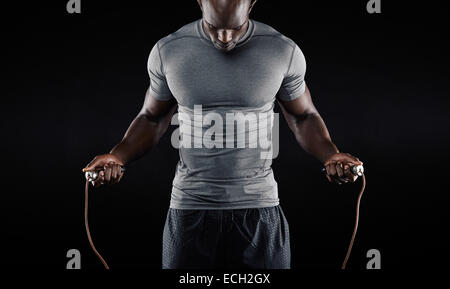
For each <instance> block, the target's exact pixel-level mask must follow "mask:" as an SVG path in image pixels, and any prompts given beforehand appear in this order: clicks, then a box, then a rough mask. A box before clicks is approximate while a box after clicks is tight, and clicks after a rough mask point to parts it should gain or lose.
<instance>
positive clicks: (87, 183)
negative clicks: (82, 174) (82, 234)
mask: <svg viewBox="0 0 450 289" xmlns="http://www.w3.org/2000/svg"><path fill="white" fill-rule="evenodd" d="M88 205H89V180H86V188H85V193H84V226H85V227H86V234H87V237H88V240H89V244H90V245H91V248H92V250H93V251H94V253H95V255H97V257H98V258H99V259H100V261H102V263H103V266H105V269H106V270H109V266H108V263H106V261H105V259H103V257H102V255H100V253H99V252H98V251H97V249H96V248H95V246H94V242H93V241H92V237H91V231H90V230H89V222H88Z"/></svg>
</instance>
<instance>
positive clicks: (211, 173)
mask: <svg viewBox="0 0 450 289" xmlns="http://www.w3.org/2000/svg"><path fill="white" fill-rule="evenodd" d="M305 71H306V63H305V58H304V56H303V53H302V51H301V50H300V48H299V47H298V46H297V45H296V44H295V43H294V42H293V41H292V40H291V39H289V38H287V37H285V36H284V35H282V34H280V33H279V32H278V31H276V30H275V29H273V28H272V27H270V26H268V25H266V24H263V23H260V22H257V21H254V20H250V21H249V25H248V29H247V31H246V32H245V34H244V35H243V36H242V37H241V38H240V39H239V41H238V43H237V45H236V47H235V48H234V49H232V50H231V51H228V52H224V51H220V50H218V49H216V48H215V47H214V46H213V44H212V43H211V40H210V39H209V37H208V36H207V35H206V34H205V32H204V31H203V27H202V22H201V19H199V20H197V21H194V22H192V23H189V24H187V25H185V26H183V27H182V28H180V29H179V30H178V31H176V32H174V33H172V34H170V35H168V36H166V37H164V38H162V39H160V40H159V41H158V42H157V43H156V44H155V46H154V47H153V49H152V50H151V52H150V56H149V59H148V72H149V75H150V88H151V95H153V97H155V98H156V99H158V100H163V101H167V100H170V99H171V98H175V99H176V101H177V103H178V120H179V122H180V127H179V129H178V131H179V133H180V135H181V136H182V138H181V139H182V140H183V141H185V142H184V144H187V143H188V141H189V143H190V144H191V145H190V147H189V145H182V146H180V147H179V155H180V161H179V162H178V164H177V167H176V173H175V177H174V179H173V183H172V195H171V200H170V207H171V208H176V209H242V208H262V207H272V206H276V205H278V204H279V199H278V189H277V182H276V181H275V178H274V174H273V171H272V169H271V164H272V159H271V158H263V157H261V152H263V151H267V150H268V149H267V148H268V147H267V145H266V146H265V147H263V146H262V145H261V146H258V145H257V147H256V148H255V146H254V143H255V142H256V143H257V142H258V140H259V137H261V136H262V135H263V134H262V133H261V131H260V130H259V129H260V128H264V126H266V127H267V128H269V129H267V139H268V140H269V141H271V140H272V131H271V130H270V128H271V127H272V126H273V119H274V118H273V117H274V114H273V106H274V102H275V99H276V97H279V98H281V99H283V100H293V99H295V98H297V97H299V96H300V94H302V93H303V92H304V91H305V82H304V76H305ZM200 105H201V107H199V106H200ZM199 108H200V109H199ZM196 112H197V113H198V112H201V113H202V116H203V118H202V119H198V118H197V119H196V115H194V114H195V113H196ZM238 113H241V114H242V115H244V116H246V117H244V118H243V119H244V124H245V125H244V127H242V126H241V129H239V124H238V121H237V119H239V118H238V117H236V115H237V114H238ZM252 114H253V115H254V116H256V117H247V116H249V115H252ZM208 115H209V116H212V117H208ZM230 115H231V116H234V117H236V118H235V119H234V120H235V122H233V118H230V119H231V120H230V122H228V121H229V120H228V117H229V116H230ZM197 116H198V114H197ZM219 116H220V117H222V119H223V121H218V120H217V119H216V118H217V117H219ZM211 119H214V121H211ZM264 120H265V122H264ZM229 123H232V126H227V125H228V124H229ZM257 123H258V124H260V125H261V126H260V127H259V126H258V124H257ZM241 124H242V122H241ZM213 125H216V127H215V128H216V129H217V128H223V132H222V133H221V132H220V131H218V130H213V132H214V133H211V130H210V131H208V129H210V128H211V127H212V126H213ZM255 127H256V128H257V130H258V132H257V133H256V134H253V133H252V132H254V131H255ZM198 132H200V134H198ZM205 136H209V137H205ZM233 136H234V139H233V138H232V137H233ZM229 137H230V138H229ZM240 137H242V138H240ZM176 139H178V138H176ZM208 139H210V140H212V142H213V143H214V144H215V146H212V147H211V145H209V146H208V145H207V144H206V143H207V142H208V141H207V140H208ZM202 140H203V141H202ZM240 141H241V142H240ZM242 141H243V142H242ZM238 143H239V144H238ZM209 144H211V143H209ZM219 144H223V146H221V145H219ZM242 144H244V146H242ZM252 144H253V145H252ZM199 146H200V147H199ZM271 146H272V144H271V143H270V145H269V150H270V149H271Z"/></svg>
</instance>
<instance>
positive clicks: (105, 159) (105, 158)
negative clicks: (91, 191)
mask: <svg viewBox="0 0 450 289" xmlns="http://www.w3.org/2000/svg"><path fill="white" fill-rule="evenodd" d="M122 166H123V162H122V161H121V160H120V159H119V158H117V157H116V156H115V155H113V154H103V155H98V156H96V157H95V158H94V159H93V160H92V161H91V162H90V163H89V164H88V165H87V166H86V167H85V168H83V170H82V171H83V172H87V171H93V170H99V172H98V177H97V179H96V180H94V181H91V183H92V185H93V186H94V187H99V186H101V185H103V184H107V185H111V184H116V183H118V182H120V180H121V179H122V177H123V174H124V173H123V172H122Z"/></svg>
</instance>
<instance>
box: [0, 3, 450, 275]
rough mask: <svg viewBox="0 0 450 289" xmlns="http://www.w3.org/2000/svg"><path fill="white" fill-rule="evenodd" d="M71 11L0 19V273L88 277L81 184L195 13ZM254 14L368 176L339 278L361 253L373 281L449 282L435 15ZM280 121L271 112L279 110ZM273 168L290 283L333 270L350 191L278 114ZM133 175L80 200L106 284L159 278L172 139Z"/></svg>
mask: <svg viewBox="0 0 450 289" xmlns="http://www.w3.org/2000/svg"><path fill="white" fill-rule="evenodd" d="M92 2H93V1H91V2H88V1H83V0H82V8H81V9H82V13H81V14H80V15H76V14H68V13H67V12H66V7H65V5H66V1H59V2H57V1H54V3H44V1H34V2H33V3H30V4H27V3H25V2H20V4H16V5H15V6H11V5H8V6H6V5H5V6H2V10H3V11H2V12H3V14H4V15H5V16H8V17H7V18H6V17H4V18H3V21H2V22H4V23H2V28H3V29H2V30H3V35H2V40H3V41H2V43H3V44H2V46H3V48H4V49H6V52H4V53H3V56H4V57H5V60H4V61H3V66H4V67H6V75H4V76H3V81H2V88H3V89H2V98H1V102H2V104H1V108H2V109H1V115H2V122H1V128H2V130H1V131H2V142H1V143H2V148H1V152H2V159H3V163H4V165H3V166H2V167H3V168H2V171H3V172H2V176H3V178H2V180H3V182H2V185H3V188H2V194H1V205H2V209H1V212H2V215H3V216H2V227H3V228H2V239H3V240H6V242H7V245H5V246H3V251H2V254H1V263H3V264H4V265H7V266H9V268H15V269H27V268H48V269H55V270H64V269H65V266H66V262H67V260H68V259H67V258H66V252H67V250H68V249H71V248H76V249H79V250H80V251H81V255H82V269H83V270H99V269H102V265H101V263H100V262H99V261H98V260H97V259H96V257H95V255H94V254H93V253H92V251H91V250H90V248H89V244H88V242H87V238H86V235H85V231H84V223H83V197H84V176H83V174H82V173H81V169H82V168H83V167H84V166H85V165H86V164H87V163H88V162H89V161H90V160H91V159H92V158H93V157H94V156H95V155H97V154H103V153H106V152H108V151H109V150H110V149H111V148H112V147H113V146H114V145H115V144H116V143H118V142H119V141H120V140H121V138H122V136H123V134H124V133H125V131H126V129H127V128H128V126H129V124H130V123H131V121H132V120H133V119H134V117H135V116H136V114H137V113H138V112H139V110H140V108H141V106H142V103H143V100H144V93H145V91H146V89H147V87H148V85H149V79H148V75H147V71H146V63H147V57H148V54H149V52H150V49H151V48H152V46H153V45H154V44H155V43H156V41H157V40H159V39H160V38H162V37H164V36H166V35H168V34H169V33H172V32H174V31H176V30H177V29H178V28H180V27H181V26H183V25H184V24H186V23H189V22H191V21H194V20H196V19H198V18H200V17H201V12H200V9H199V8H198V5H197V3H196V1H194V0H191V1H135V2H131V1H121V2H111V1H95V4H93V3H92ZM285 2H287V1H283V2H281V1H269V0H260V1H258V3H257V4H256V6H255V8H254V10H253V11H252V14H251V18H253V19H255V20H258V21H261V22H264V23H267V24H269V25H271V26H272V27H274V28H275V29H277V30H278V31H280V32H281V33H283V34H284V35H286V36H288V37H290V38H291V39H293V40H294V41H295V42H296V43H297V44H298V45H299V46H300V48H301V49H302V51H303V53H304V54H305V57H306V60H307V65H308V68H307V74H306V81H307V84H308V86H309V88H310V91H311V94H312V97H313V101H314V103H315V105H316V107H317V108H318V110H319V112H320V113H321V115H322V117H323V118H324V120H325V122H326V124H327V126H328V129H329V131H330V133H331V136H332V138H333V141H334V142H335V143H336V145H337V146H338V147H339V148H340V150H341V151H343V152H349V153H351V154H354V155H356V156H358V157H359V158H360V159H361V160H362V161H363V162H364V164H365V169H366V176H367V189H366V193H365V195H364V196H363V199H362V204H361V216H360V227H359V231H358V235H357V240H356V243H355V246H354V249H353V253H352V256H351V259H350V261H349V263H348V269H349V270H353V271H365V270H366V269H365V266H366V262H367V260H368V259H367V258H366V256H365V254H366V252H367V250H369V249H371V248H376V249H378V250H380V252H381V265H382V269H383V270H385V271H398V270H415V269H419V270H429V269H443V268H447V267H448V256H449V254H448V250H449V237H448V234H446V231H447V230H448V227H447V226H448V225H447V223H446V218H448V209H447V206H448V201H449V197H448V190H447V187H446V183H447V178H448V173H447V172H446V167H447V166H448V163H449V154H448V145H449V144H450V141H449V135H448V124H449V114H448V108H449V91H450V90H449V84H448V80H449V65H448V64H449V62H448V60H449V59H448V51H449V50H448V47H446V46H445V45H444V40H445V38H446V37H448V33H447V32H446V31H445V29H444V23H445V21H444V20H445V17H446V15H445V13H446V12H445V11H446V10H445V9H444V7H443V5H442V4H441V2H438V1H426V2H424V3H420V5H419V4H418V5H415V4H413V3H412V2H406V1H404V3H401V4H398V6H392V4H391V3H389V2H392V1H382V13H381V14H368V13H367V12H366V3H367V2H366V1H329V2H330V3H328V2H325V1H306V0H303V1H289V3H285ZM277 111H278V112H279V109H278V107H277ZM280 119H281V123H280V124H281V131H280V155H279V157H278V158H277V159H275V160H274V164H273V169H274V173H275V177H276V179H277V182H278V185H279V194H280V200H281V205H282V207H283V209H284V212H285V214H286V217H287V219H288V221H289V224H290V231H291V246H292V267H293V269H294V270H292V271H293V273H292V274H296V273H295V272H297V271H301V270H307V269H308V270H309V269H312V270H320V271H321V272H332V271H337V270H339V268H340V264H341V262H342V260H343V257H344V256H345V252H346V248H347V245H348V242H349V239H350V236H351V232H352V229H353V224H354V206H355V201H356V196H357V193H358V191H359V188H360V185H361V183H360V181H358V182H357V183H355V184H350V185H345V186H337V185H332V184H329V183H328V182H327V181H326V179H325V177H324V176H323V175H322V174H321V172H320V163H319V162H318V161H316V160H315V159H314V158H312V157H311V156H309V155H307V154H306V153H305V152H304V151H302V149H301V148H300V147H299V146H298V144H297V143H296V142H295V139H294V137H293V135H292V133H291V132H290V131H289V129H288V128H287V125H286V123H285V121H284V119H283V117H282V116H281V115H280ZM173 129H174V127H171V128H169V131H168V133H167V134H166V135H165V136H164V137H163V139H162V140H161V142H160V144H159V145H158V146H157V147H156V148H155V149H154V151H153V152H151V153H149V154H147V155H146V156H145V157H143V158H142V159H140V160H138V161H136V162H134V163H132V164H131V165H130V166H129V167H128V171H127V173H126V175H125V177H124V178H123V180H122V181H121V182H120V183H119V184H117V185H115V186H110V187H101V188H99V189H92V190H91V192H92V194H91V199H90V205H91V207H90V208H91V210H90V225H91V229H92V233H93V237H94V240H95V243H96V245H97V247H98V249H99V250H100V251H101V252H102V254H103V255H104V256H105V258H106V259H107V260H108V261H109V263H110V265H111V267H112V268H113V269H114V270H116V271H119V270H121V269H126V268H134V269H145V270H148V274H150V275H151V276H154V277H157V276H158V272H159V271H158V269H159V268H160V265H161V238H162V230H163V225H164V221H165V217H166V212H167V209H168V205H169V200H170V190H171V182H172V178H173V175H174V172H175V165H176V163H177V161H178V152H177V150H176V149H174V148H172V147H171V145H170V138H169V136H170V132H171V131H172V130H173Z"/></svg>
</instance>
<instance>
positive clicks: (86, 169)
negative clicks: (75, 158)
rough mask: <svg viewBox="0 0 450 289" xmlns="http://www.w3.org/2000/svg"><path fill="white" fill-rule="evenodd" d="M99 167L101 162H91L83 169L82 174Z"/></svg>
mask: <svg viewBox="0 0 450 289" xmlns="http://www.w3.org/2000/svg"><path fill="white" fill-rule="evenodd" d="M100 165H101V160H98V159H97V160H93V161H92V162H90V163H89V164H88V165H87V166H86V167H85V168H83V170H82V171H83V172H87V171H92V170H93V169H95V168H96V167H98V166H100Z"/></svg>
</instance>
